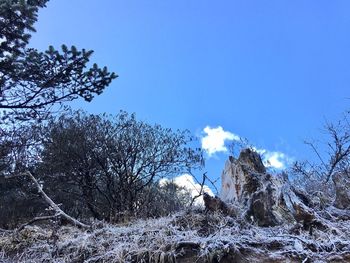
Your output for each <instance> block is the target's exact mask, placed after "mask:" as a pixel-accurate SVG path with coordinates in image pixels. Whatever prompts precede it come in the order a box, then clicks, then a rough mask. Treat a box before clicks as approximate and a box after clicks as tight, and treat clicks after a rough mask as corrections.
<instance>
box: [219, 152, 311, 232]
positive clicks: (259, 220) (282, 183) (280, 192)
mask: <svg viewBox="0 0 350 263" xmlns="http://www.w3.org/2000/svg"><path fill="white" fill-rule="evenodd" d="M221 179H222V188H221V196H220V197H221V199H222V200H223V201H224V202H226V203H232V204H235V205H237V206H238V207H240V208H241V209H242V211H243V216H244V217H245V218H246V219H247V220H249V221H251V222H252V223H256V224H257V225H259V226H276V225H280V224H283V223H295V222H301V223H303V224H304V225H310V224H312V222H313V221H314V220H315V219H316V216H315V215H314V212H313V210H312V209H311V208H310V207H311V206H312V202H311V201H310V199H309V198H308V196H307V194H305V193H304V192H303V191H301V190H298V189H296V188H294V187H292V186H291V185H290V183H289V181H288V179H287V178H286V177H285V176H273V175H271V174H269V173H267V171H266V168H265V167H264V165H263V162H262V160H261V158H260V155H259V154H258V153H256V152H255V151H253V150H251V149H244V150H243V151H242V152H241V153H240V155H239V157H238V158H237V159H235V158H234V157H232V156H231V157H230V158H229V160H228V161H227V162H226V164H225V168H224V171H223V173H222V178H221Z"/></svg>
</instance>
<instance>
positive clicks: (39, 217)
mask: <svg viewBox="0 0 350 263" xmlns="http://www.w3.org/2000/svg"><path fill="white" fill-rule="evenodd" d="M59 216H60V214H55V215H52V216H38V217H35V218H33V219H32V220H30V221H29V222H27V223H25V224H23V225H21V226H20V227H18V228H17V229H16V231H17V232H19V231H21V230H22V229H24V228H25V227H26V226H29V225H31V224H33V223H35V222H38V221H45V220H50V219H56V218H58V217H59Z"/></svg>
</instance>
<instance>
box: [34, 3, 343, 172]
mask: <svg viewBox="0 0 350 263" xmlns="http://www.w3.org/2000/svg"><path fill="white" fill-rule="evenodd" d="M349 14H350V1H348V0H344V1H338V0H334V1H324V0H317V1H316V0H313V1H303V0H296V1H283V0H269V1H260V0H255V1H252V0H240V1H228V0H227V1H206V0H201V1H199V0H196V1H194V0H177V1H166V0H138V1H135V0H128V1H120V0H99V1H91V0H70V1H68V0H51V1H50V2H49V3H48V6H47V8H45V9H43V10H41V11H40V13H39V21H38V23H37V24H36V29H37V33H35V34H34V35H33V38H32V40H31V45H32V46H33V47H36V48H38V49H42V50H43V49H45V48H47V46H48V45H53V46H55V47H57V48H58V47H60V45H61V44H63V43H65V44H67V45H68V46H70V45H72V44H74V45H76V46H77V47H80V48H87V49H93V50H95V54H94V56H93V61H94V62H97V63H98V64H99V65H107V66H108V67H109V69H110V70H113V71H115V72H116V73H117V74H119V76H120V77H119V78H118V79H116V80H115V81H114V82H113V83H112V85H111V86H110V87H109V88H108V89H107V90H106V91H105V92H104V93H103V94H102V95H101V96H99V97H97V98H96V99H95V100H94V101H93V102H91V103H90V104H88V103H84V102H82V101H79V102H77V103H74V106H75V107H80V108H83V109H86V110H87V111H89V112H92V113H102V112H108V113H112V114H114V113H117V112H118V111H119V110H120V109H123V110H126V111H129V112H136V114H137V116H138V118H139V119H142V120H146V121H149V122H156V123H159V124H161V125H163V126H167V127H172V128H180V129H185V128H186V129H189V130H190V131H192V132H193V133H194V134H197V135H200V134H202V130H203V129H204V127H206V126H207V125H209V126H211V127H217V126H222V127H223V129H224V130H225V131H230V132H232V133H234V134H238V135H240V136H243V137H246V138H248V139H249V140H250V141H251V142H252V143H254V144H255V145H257V147H259V148H264V149H268V150H270V151H279V152H283V153H285V154H287V155H288V156H290V157H293V158H296V159H299V158H301V159H302V158H305V157H308V156H309V155H308V153H307V147H306V146H305V145H304V144H303V140H304V139H305V138H311V137H314V138H317V137H318V136H320V134H321V132H320V129H321V128H322V123H323V122H324V120H325V119H327V120H331V121H332V120H336V119H337V118H339V117H340V114H341V113H342V112H343V111H344V110H346V109H348V108H349V104H350V103H349V102H350V100H349V99H348V98H349V97H350V94H349V91H350V88H349V87H350V15H349ZM226 157H227V156H225V154H218V155H216V156H214V157H212V158H209V159H208V161H207V170H208V171H209V172H210V174H211V175H212V176H213V177H215V176H218V175H220V173H221V169H222V167H223V165H224V161H225V159H226Z"/></svg>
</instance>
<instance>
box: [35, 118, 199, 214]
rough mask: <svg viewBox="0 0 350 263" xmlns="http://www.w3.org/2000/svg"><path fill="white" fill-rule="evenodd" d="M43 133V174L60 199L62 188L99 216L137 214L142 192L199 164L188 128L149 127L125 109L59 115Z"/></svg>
mask: <svg viewBox="0 0 350 263" xmlns="http://www.w3.org/2000/svg"><path fill="white" fill-rule="evenodd" d="M47 136H48V138H49V140H48V141H47V142H46V143H45V144H44V151H43V154H42V165H41V168H40V172H41V174H43V175H46V178H47V180H46V181H47V182H48V183H50V182H51V184H52V186H53V187H54V188H55V191H58V192H60V196H61V197H62V196H64V194H63V192H64V193H66V195H67V196H74V197H75V198H76V199H79V200H81V202H82V203H83V204H84V206H85V207H87V208H88V210H89V211H90V213H91V214H92V215H93V216H94V217H96V218H99V219H102V218H104V219H109V218H112V217H115V216H116V214H117V213H119V212H124V211H128V212H129V213H131V214H137V211H139V210H140V202H139V201H140V199H139V198H140V196H141V193H142V191H144V190H145V189H147V187H149V186H150V185H152V184H153V183H154V182H155V181H156V180H157V179H159V178H161V177H165V176H171V175H177V174H179V173H182V172H186V171H188V170H189V169H195V168H200V167H201V166H202V164H203V157H202V152H201V150H200V149H199V148H193V147H191V143H192V140H193V138H192V136H191V135H190V134H189V132H188V131H172V130H171V129H167V128H163V127H161V126H160V125H150V124H147V123H145V122H142V121H137V120H136V118H135V115H134V114H132V115H129V114H127V113H126V112H121V113H120V114H119V115H118V116H116V117H115V118H112V117H110V116H106V115H99V116H96V115H85V114H84V113H81V112H77V113H74V114H73V115H72V116H69V115H66V116H62V117H61V118H60V119H59V120H58V121H57V122H51V123H50V125H49V127H48V135H47ZM49 177H50V178H49ZM67 185H69V187H67Z"/></svg>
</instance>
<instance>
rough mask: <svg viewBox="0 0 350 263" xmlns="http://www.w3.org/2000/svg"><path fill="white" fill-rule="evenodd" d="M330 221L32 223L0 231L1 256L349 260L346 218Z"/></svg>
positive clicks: (182, 217)
mask: <svg viewBox="0 0 350 263" xmlns="http://www.w3.org/2000/svg"><path fill="white" fill-rule="evenodd" d="M329 224H330V225H331V227H330V228H329V229H327V230H324V231H321V230H314V231H313V233H312V235H310V234H309V232H308V231H305V230H303V229H301V230H299V232H298V233H297V234H296V233H291V231H290V229H291V227H292V226H283V227H270V228H262V227H257V226H254V225H251V224H248V223H246V222H244V221H243V220H235V219H232V218H230V217H224V216H222V215H219V214H205V213H203V212H191V213H181V214H177V215H174V216H169V217H164V218H159V219H149V220H138V221H135V222H132V223H130V224H128V225H111V224H106V223H101V222H99V223H95V224H94V225H93V227H92V228H91V230H80V229H78V228H76V227H72V226H62V227H60V228H59V229H58V230H57V231H54V230H53V228H52V227H50V226H49V225H48V226H45V227H38V226H31V227H26V228H25V229H23V230H22V231H21V232H20V233H0V262H57V263H58V262H89V263H92V262H112V263H113V262H175V261H174V260H175V258H176V262H213V261H214V258H215V259H216V260H217V261H214V262H303V261H304V262H326V261H327V262H328V261H331V262H332V261H334V262H344V260H350V224H349V221H338V222H329ZM346 257H348V258H346ZM337 258H338V259H339V261H337ZM9 259H11V260H9ZM6 260H8V261H6ZM186 260H188V261H186ZM225 260H226V261H225ZM227 260H228V261H227ZM230 260H231V261H230ZM308 260H309V261H308Z"/></svg>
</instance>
